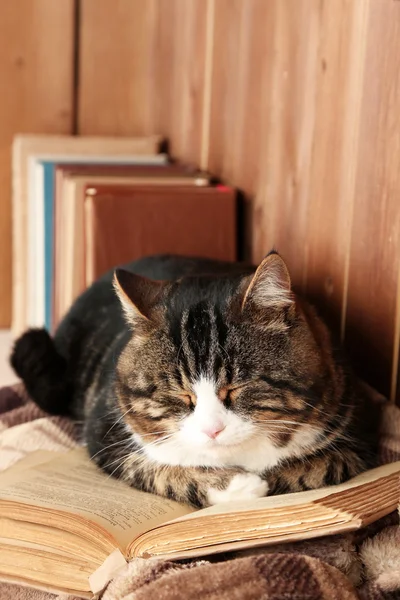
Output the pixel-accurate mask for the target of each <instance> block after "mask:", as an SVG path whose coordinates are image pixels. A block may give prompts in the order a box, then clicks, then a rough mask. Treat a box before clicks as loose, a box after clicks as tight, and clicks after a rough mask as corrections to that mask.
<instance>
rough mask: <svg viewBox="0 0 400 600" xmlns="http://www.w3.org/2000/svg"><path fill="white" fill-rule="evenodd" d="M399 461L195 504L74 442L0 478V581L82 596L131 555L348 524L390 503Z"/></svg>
mask: <svg viewBox="0 0 400 600" xmlns="http://www.w3.org/2000/svg"><path fill="white" fill-rule="evenodd" d="M399 499H400V462H397V463H393V464H390V465H386V466H384V467H379V468H377V469H374V470H371V471H368V472H366V473H363V474H362V475H360V476H358V477H356V478H355V479H353V480H351V481H349V482H347V483H345V484H342V485H339V486H335V487H330V488H324V489H321V490H317V491H310V492H301V493H296V494H287V495H284V496H273V497H270V498H268V497H267V498H259V499H257V500H253V501H251V502H233V503H229V504H221V505H219V506H214V507H211V508H206V509H202V510H195V509H193V508H191V507H189V506H184V505H182V504H178V503H176V502H172V501H170V500H167V499H165V498H161V497H158V496H155V495H152V494H146V493H144V492H139V491H137V490H134V489H132V488H130V487H128V486H127V485H126V484H124V483H122V482H120V481H117V480H115V479H112V478H110V477H108V476H107V475H105V474H104V473H102V472H101V471H99V470H98V469H97V467H96V466H95V465H94V464H93V463H92V462H91V461H90V460H89V458H88V456H87V454H86V451H85V450H84V449H83V448H80V449H77V450H73V451H71V452H68V453H66V454H62V453H60V454H58V453H57V454H55V453H51V452H36V453H34V454H33V455H31V456H30V457H28V458H27V459H25V460H23V461H21V462H20V463H17V465H15V466H14V467H12V468H11V469H9V470H8V471H6V472H5V473H3V474H1V475H0V515H1V516H0V579H3V580H7V581H14V582H18V583H24V584H26V585H30V586H33V587H39V588H44V589H48V590H54V591H59V592H60V591H63V592H69V593H74V592H75V593H79V594H80V595H81V596H84V597H88V598H90V597H91V595H92V593H97V592H98V591H100V590H101V589H102V587H103V586H104V585H105V583H106V582H107V581H108V579H109V578H110V576H111V575H113V574H114V573H116V572H117V571H118V569H119V568H121V567H122V566H123V565H124V564H125V561H126V560H129V559H130V558H132V557H136V556H139V557H144V558H147V557H151V556H158V557H166V558H186V557H191V556H201V555H207V554H211V553H217V552H222V551H227V550H234V549H239V548H246V547H252V546H262V545H266V544H274V543H278V542H282V541H289V540H290V541H293V540H300V539H305V538H311V537H317V536H322V535H328V534H333V533H339V532H344V531H349V530H354V529H357V528H359V527H362V526H363V525H367V524H368V523H371V522H373V521H374V520H377V519H378V518H380V517H382V516H384V515H386V514H388V513H390V512H391V511H393V510H395V509H396V508H397V505H398V503H399Z"/></svg>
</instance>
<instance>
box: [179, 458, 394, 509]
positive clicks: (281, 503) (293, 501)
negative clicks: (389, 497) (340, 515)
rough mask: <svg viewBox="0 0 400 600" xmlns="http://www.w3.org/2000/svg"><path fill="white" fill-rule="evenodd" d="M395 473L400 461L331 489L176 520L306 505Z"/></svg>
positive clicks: (268, 498)
mask: <svg viewBox="0 0 400 600" xmlns="http://www.w3.org/2000/svg"><path fill="white" fill-rule="evenodd" d="M393 473H399V477H400V461H397V462H394V463H390V464H388V465H383V466H382V467H377V468H376V469H370V470H369V471H365V472H364V473H361V474H360V475H357V477H353V479H350V480H349V481H346V483H341V484H339V485H332V486H330V487H325V488H320V489H318V490H310V491H307V492H296V493H293V494H283V495H280V496H266V497H264V498H257V499H255V500H251V501H243V502H229V503H225V504H217V505H215V506H210V507H209V508H203V509H202V510H199V511H196V512H195V513H194V514H190V515H186V516H183V517H180V518H178V519H176V520H177V521H182V520H186V519H192V518H199V517H209V516H211V515H217V514H230V513H240V512H249V511H254V512H257V511H259V510H267V509H270V508H286V507H289V506H296V505H304V504H310V503H312V502H315V501H316V500H322V499H324V498H327V497H331V496H333V495H334V494H338V493H342V492H345V491H346V490H350V489H352V488H355V487H358V486H361V485H364V484H367V483H371V482H373V481H377V480H378V479H381V478H382V477H386V476H388V475H391V474H393Z"/></svg>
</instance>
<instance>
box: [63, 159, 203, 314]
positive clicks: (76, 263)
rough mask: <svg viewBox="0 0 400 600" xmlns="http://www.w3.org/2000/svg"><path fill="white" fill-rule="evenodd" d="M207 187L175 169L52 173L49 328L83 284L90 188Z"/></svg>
mask: <svg viewBox="0 0 400 600" xmlns="http://www.w3.org/2000/svg"><path fill="white" fill-rule="evenodd" d="M96 184H104V185H106V184H107V185H115V186H119V187H121V188H125V187H126V186H135V185H152V186H153V187H158V186H176V187H177V186H179V187H181V186H182V187H185V186H187V187H194V186H200V187H202V186H208V185H209V176H208V175H207V174H205V173H201V172H199V171H196V170H194V169H192V168H187V167H185V166H178V165H166V166H160V167H158V166H152V167H147V166H139V165H138V166H134V167H126V166H123V167H120V168H118V167H112V168H109V167H106V168H103V169H94V168H92V170H91V172H90V170H89V169H87V168H86V169H76V168H69V169H68V168H64V167H59V168H58V169H57V172H56V202H55V236H54V238H55V261H54V276H53V282H54V283H53V298H54V301H53V306H54V310H53V316H54V320H53V324H54V325H55V324H56V323H58V321H59V319H60V318H61V317H62V316H63V315H64V314H65V312H66V310H68V308H69V307H70V305H71V304H72V302H73V301H74V299H75V298H76V297H77V296H78V295H79V293H81V292H82V291H83V290H84V289H85V287H86V285H87V283H86V281H87V278H86V276H85V270H84V268H85V262H84V259H83V253H84V218H85V211H84V199H85V188H86V187H87V186H88V185H90V186H93V185H96Z"/></svg>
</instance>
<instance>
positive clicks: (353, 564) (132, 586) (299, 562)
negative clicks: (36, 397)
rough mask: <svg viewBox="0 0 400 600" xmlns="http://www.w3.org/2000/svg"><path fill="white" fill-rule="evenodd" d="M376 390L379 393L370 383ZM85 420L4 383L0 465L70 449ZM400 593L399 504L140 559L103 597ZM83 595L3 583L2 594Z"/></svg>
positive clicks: (341, 597) (328, 598)
mask: <svg viewBox="0 0 400 600" xmlns="http://www.w3.org/2000/svg"><path fill="white" fill-rule="evenodd" d="M371 393H373V392H372V391H371ZM373 394H374V396H375V398H376V400H377V401H380V402H382V413H383V418H382V425H381V445H380V460H381V462H382V463H386V462H391V461H395V460H400V409H399V408H397V407H395V406H392V405H389V404H386V403H384V401H383V399H382V398H381V397H379V396H378V395H377V394H375V393H373ZM78 439H79V425H78V424H76V423H73V422H71V421H69V420H68V419H63V418H60V417H49V416H48V415H46V414H45V413H43V412H42V411H41V410H40V409H39V408H37V407H36V406H35V405H34V404H33V403H32V402H31V401H30V400H29V398H28V397H27V395H26V393H25V390H24V388H23V386H22V385H20V384H18V385H15V386H12V387H5V388H1V389H0V450H1V452H0V470H4V469H7V468H8V467H10V466H11V465H13V464H14V463H16V462H17V461H18V460H20V459H21V458H23V457H24V456H26V455H27V454H29V453H30V452H33V451H34V450H38V449H42V450H58V451H67V450H69V449H70V448H73V447H75V446H76V445H77V444H78ZM399 501H400V499H399ZM194 596H197V597H199V598H201V599H202V600H203V599H207V600H235V599H238V600H239V599H240V600H259V599H265V600H283V599H285V600H395V599H400V526H399V515H398V512H396V513H392V514H391V515H389V516H387V517H385V518H384V519H381V520H380V521H378V522H376V523H373V524H372V525H370V526H369V527H368V528H366V529H364V530H361V531H357V532H355V533H351V534H346V535H341V536H331V537H327V538H321V539H316V540H308V541H304V542H297V543H293V544H283V545H280V546H272V547H268V548H259V549H257V550H247V551H242V552H240V553H239V552H236V553H231V554H229V555H228V554H225V555H224V556H221V555H219V556H214V557H210V558H209V559H208V560H202V561H191V562H183V563H172V562H169V561H162V560H158V559H157V560H156V559H154V560H153V559H151V560H143V559H135V560H133V561H132V562H130V563H129V564H128V565H127V566H126V567H125V569H124V570H123V571H122V572H120V574H119V575H118V577H117V578H116V579H114V580H113V581H111V582H110V583H109V584H108V586H107V588H106V589H105V591H104V592H103V594H102V596H101V599H102V600H154V599H158V600H185V599H187V598H191V597H194ZM11 598H12V599H13V600H76V598H75V597H72V596H65V595H59V596H56V595H54V594H49V593H45V592H40V591H36V590H31V589H27V588H23V587H19V586H15V585H9V584H5V583H3V584H0V600H10V599H11Z"/></svg>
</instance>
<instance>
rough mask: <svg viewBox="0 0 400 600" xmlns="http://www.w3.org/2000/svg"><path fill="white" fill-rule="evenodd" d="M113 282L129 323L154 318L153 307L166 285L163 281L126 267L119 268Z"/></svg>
mask: <svg viewBox="0 0 400 600" xmlns="http://www.w3.org/2000/svg"><path fill="white" fill-rule="evenodd" d="M113 284H114V289H115V291H116V293H117V295H118V297H119V299H120V301H121V304H122V308H123V311H124V313H125V316H126V319H127V321H128V322H129V323H135V324H136V323H137V322H138V321H142V322H143V321H151V320H152V317H153V310H152V309H153V308H154V306H155V304H156V303H157V301H158V300H159V299H160V296H161V293H162V291H163V289H164V287H165V283H164V282H163V281H153V280H152V279H147V277H142V276H140V275H136V274H134V273H130V272H129V271H125V270H124V269H117V270H116V271H115V273H114V281H113Z"/></svg>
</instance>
